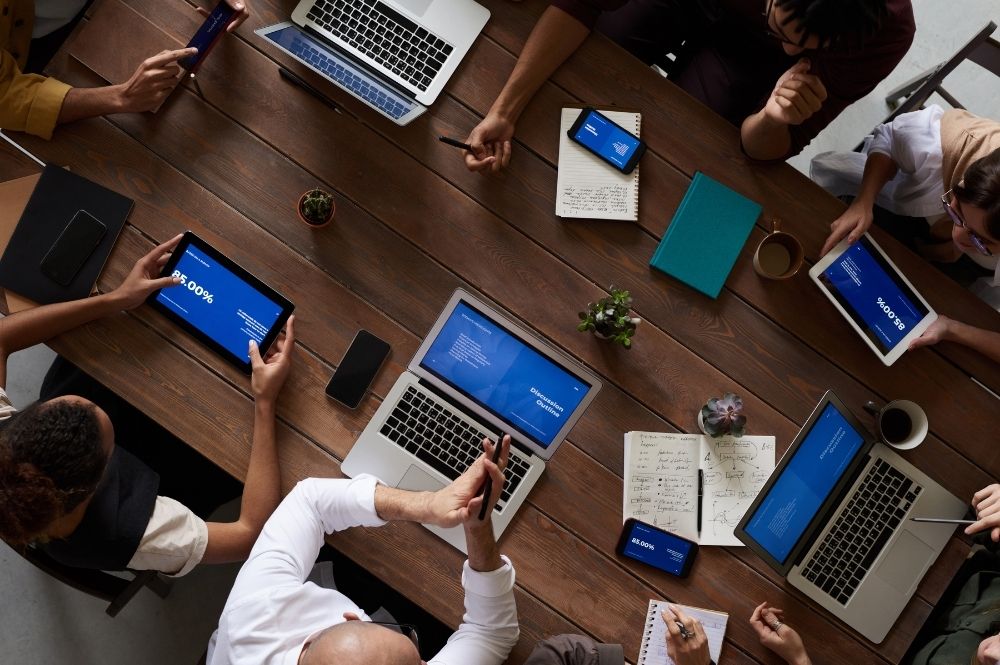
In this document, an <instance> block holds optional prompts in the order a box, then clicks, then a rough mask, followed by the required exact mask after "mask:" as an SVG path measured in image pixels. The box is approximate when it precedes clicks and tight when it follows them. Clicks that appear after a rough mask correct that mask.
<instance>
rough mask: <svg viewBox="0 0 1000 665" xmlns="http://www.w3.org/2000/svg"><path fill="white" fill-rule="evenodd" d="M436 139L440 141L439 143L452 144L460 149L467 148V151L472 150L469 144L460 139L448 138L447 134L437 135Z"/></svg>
mask: <svg viewBox="0 0 1000 665" xmlns="http://www.w3.org/2000/svg"><path fill="white" fill-rule="evenodd" d="M438 141H440V142H441V143H447V144H448V145H450V146H453V147H455V148H461V149H462V150H468V151H469V152H472V146H471V145H469V144H468V143H462V142H461V141H456V140H455V139H453V138H450V137H448V136H439V137H438Z"/></svg>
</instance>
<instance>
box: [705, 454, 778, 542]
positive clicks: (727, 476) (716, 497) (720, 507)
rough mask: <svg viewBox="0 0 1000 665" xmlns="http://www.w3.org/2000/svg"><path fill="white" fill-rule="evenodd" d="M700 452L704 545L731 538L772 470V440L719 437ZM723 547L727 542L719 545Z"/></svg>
mask: <svg viewBox="0 0 1000 665" xmlns="http://www.w3.org/2000/svg"><path fill="white" fill-rule="evenodd" d="M713 443H714V445H713V446H710V447H708V449H707V450H704V449H703V450H702V453H703V456H702V460H701V469H702V471H703V472H704V485H703V487H702V491H703V493H704V497H703V499H702V527H701V528H702V538H703V544H706V545H707V544H712V542H711V539H713V538H723V539H729V538H732V537H733V536H732V533H733V529H734V528H735V527H736V525H737V524H739V522H740V520H741V519H742V518H743V515H744V514H745V513H746V511H747V508H749V507H750V504H751V503H753V500H754V498H756V496H757V494H758V493H759V492H760V490H761V488H763V487H764V483H766V482H767V479H768V477H769V476H770V475H771V472H772V471H773V470H774V439H773V438H772V437H754V436H747V437H743V438H742V439H734V438H732V437H722V438H719V439H716V440H715V441H714V442H713ZM720 544H726V543H720Z"/></svg>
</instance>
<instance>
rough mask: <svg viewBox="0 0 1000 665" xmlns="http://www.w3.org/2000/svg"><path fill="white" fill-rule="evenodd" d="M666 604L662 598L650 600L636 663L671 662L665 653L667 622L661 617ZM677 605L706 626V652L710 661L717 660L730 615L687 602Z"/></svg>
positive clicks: (668, 664) (667, 664)
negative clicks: (689, 605) (690, 604)
mask: <svg viewBox="0 0 1000 665" xmlns="http://www.w3.org/2000/svg"><path fill="white" fill-rule="evenodd" d="M668 604H669V603H667V601H665V600H651V601H649V612H648V613H647V614H646V627H645V628H643V630H642V644H640V645H639V659H638V660H636V661H635V663H636V665H674V661H673V660H672V659H671V658H670V656H668V655H667V624H666V623H664V622H663V619H662V618H661V616H660V615H661V614H662V613H663V611H664V610H666V609H667V605H668ZM675 604H676V603H675ZM677 607H679V608H681V610H683V611H684V613H685V614H687V615H688V616H689V617H691V618H692V619H697V620H698V621H700V622H701V625H702V627H703V628H704V629H705V637H707V638H708V653H709V655H710V656H711V657H712V662H715V663H718V662H719V654H721V653H722V641H723V640H724V639H725V637H726V624H727V623H729V615H728V614H726V613H725V612H715V611H713V610H703V609H701V608H700V607H688V606H687V605H677Z"/></svg>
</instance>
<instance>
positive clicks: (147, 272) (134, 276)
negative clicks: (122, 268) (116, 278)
mask: <svg viewBox="0 0 1000 665" xmlns="http://www.w3.org/2000/svg"><path fill="white" fill-rule="evenodd" d="M182 237H183V235H176V236H174V237H173V238H171V239H170V240H168V241H166V242H165V243H163V244H162V245H157V246H156V247H154V248H153V250H152V251H151V252H150V253H149V254H146V256H144V257H142V258H141V259H139V260H138V261H136V262H135V265H134V266H132V271H131V272H129V274H128V275H126V276H125V279H124V280H123V281H122V283H121V284H120V285H119V286H118V288H117V289H115V290H114V291H112V292H111V293H110V295H111V296H113V297H114V298H115V300H117V301H118V305H119V306H120V307H121V308H122V309H135V308H136V307H138V306H139V305H141V304H142V303H144V302H145V301H146V298H148V297H149V294H151V293H152V292H153V291H156V290H157V289H165V288H167V287H168V286H176V285H178V284H180V283H181V278H180V277H170V276H167V277H160V272H162V270H163V266H164V265H166V263H167V261H168V260H169V259H170V252H171V251H173V249H174V247H176V246H177V243H179V242H180V241H181V238H182Z"/></svg>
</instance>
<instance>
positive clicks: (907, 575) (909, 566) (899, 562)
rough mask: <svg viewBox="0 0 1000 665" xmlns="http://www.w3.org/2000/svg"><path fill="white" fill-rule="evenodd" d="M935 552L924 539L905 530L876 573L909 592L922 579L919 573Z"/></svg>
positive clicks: (895, 586)
mask: <svg viewBox="0 0 1000 665" xmlns="http://www.w3.org/2000/svg"><path fill="white" fill-rule="evenodd" d="M933 553H934V551H933V550H932V549H931V548H930V547H928V546H927V545H926V544H925V543H924V541H922V540H920V539H919V538H917V537H916V536H914V535H913V534H911V533H910V532H909V531H903V532H902V533H900V534H899V537H898V538H897V539H896V542H895V543H893V544H892V550H891V551H890V552H889V554H888V555H887V556H886V557H885V559H883V560H882V563H881V564H879V567H878V570H877V571H876V575H878V577H879V579H882V580H885V581H886V582H887V583H888V584H889V585H890V586H892V587H893V588H894V589H896V590H897V591H899V592H900V593H908V592H909V591H910V589H911V588H913V586H914V585H915V584H916V583H917V582H919V581H920V580H918V579H917V575H919V574H920V571H921V570H923V568H924V566H925V565H926V564H927V561H928V560H929V559H930V558H931V555H932V554H933Z"/></svg>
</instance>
